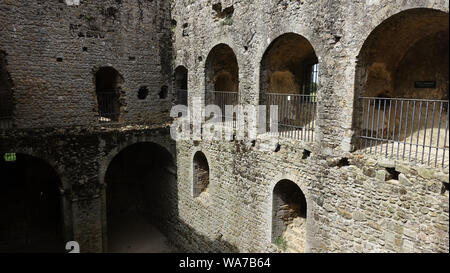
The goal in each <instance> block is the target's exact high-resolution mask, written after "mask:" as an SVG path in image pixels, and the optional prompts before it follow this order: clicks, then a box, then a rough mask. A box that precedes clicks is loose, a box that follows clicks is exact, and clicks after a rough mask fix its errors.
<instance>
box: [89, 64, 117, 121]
mask: <svg viewBox="0 0 450 273" xmlns="http://www.w3.org/2000/svg"><path fill="white" fill-rule="evenodd" d="M94 83H95V94H96V99H97V109H98V114H99V120H100V122H118V121H119V119H120V115H121V110H122V109H121V108H122V107H123V102H122V100H123V96H122V85H123V83H124V78H123V77H122V75H121V74H120V73H119V72H118V71H117V70H116V69H115V68H113V67H111V66H103V67H100V68H99V69H97V70H96V72H95V77H94Z"/></svg>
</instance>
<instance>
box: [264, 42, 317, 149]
mask: <svg viewBox="0 0 450 273" xmlns="http://www.w3.org/2000/svg"><path fill="white" fill-rule="evenodd" d="M318 76H319V64H318V58H317V56H316V53H315V51H314V48H313V46H312V45H311V43H310V42H309V41H308V40H307V39H306V38H305V37H303V36H300V35H298V34H295V33H287V34H284V35H282V36H280V37H278V38H277V39H275V40H274V41H273V42H272V43H271V44H270V46H269V47H268V48H267V50H266V52H265V53H264V56H263V58H262V60H261V68H260V94H259V96H260V104H261V105H266V106H268V107H269V106H271V105H276V106H278V119H279V120H278V122H279V128H278V130H279V132H280V133H281V134H282V135H283V136H285V137H293V138H297V139H303V140H307V141H312V140H313V139H314V127H315V120H316V112H317V110H316V109H317V90H318V84H319V77H318Z"/></svg>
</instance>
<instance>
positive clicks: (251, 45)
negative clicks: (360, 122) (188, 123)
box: [172, 0, 449, 252]
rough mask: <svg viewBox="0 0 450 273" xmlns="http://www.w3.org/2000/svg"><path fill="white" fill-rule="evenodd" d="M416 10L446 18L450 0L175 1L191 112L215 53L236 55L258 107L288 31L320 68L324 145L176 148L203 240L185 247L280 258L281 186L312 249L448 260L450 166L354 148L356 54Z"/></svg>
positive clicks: (186, 240) (191, 225) (319, 141)
mask: <svg viewBox="0 0 450 273" xmlns="http://www.w3.org/2000/svg"><path fill="white" fill-rule="evenodd" d="M219 2H220V4H221V7H222V9H224V8H229V9H231V7H232V9H233V13H232V15H228V16H225V17H223V16H219V15H220V14H218V13H217V11H216V8H217V4H218V3H219ZM214 7H216V8H214ZM413 8H431V9H436V10H441V11H444V12H446V13H448V1H403V2H398V1H394V2H392V1H359V2H355V1H332V2H330V1H271V0H266V1H245V2H243V1H232V0H223V1H217V0H215V1H174V2H173V3H172V16H173V19H174V20H175V21H176V22H177V27H176V28H175V30H174V32H175V35H174V37H175V44H174V62H175V67H176V66H179V65H183V66H185V67H186V68H187V69H188V72H189V77H188V78H189V82H188V87H189V88H188V89H189V92H190V93H189V101H190V102H191V103H192V101H193V98H194V97H202V98H203V96H204V90H205V77H206V76H205V65H206V64H205V59H206V56H208V54H209V52H210V51H211V50H212V49H213V48H214V47H215V46H216V45H218V44H222V43H223V44H226V45H228V46H229V47H231V48H232V49H233V51H234V53H235V54H236V56H237V60H238V65H239V79H240V81H239V92H240V96H239V97H240V103H241V104H253V105H257V104H258V103H259V99H260V98H259V94H260V91H259V90H260V86H261V84H262V83H261V82H260V62H261V60H262V57H263V55H264V53H265V51H266V49H267V48H268V47H269V45H270V44H271V43H272V42H273V41H274V40H275V39H276V38H277V37H279V36H281V35H282V34H285V33H290V32H293V33H296V34H299V35H301V36H303V37H305V38H306V39H307V40H308V41H309V42H310V43H311V45H312V46H313V48H314V50H315V52H316V55H317V57H318V60H319V64H320V71H319V85H320V86H319V92H318V105H319V106H318V128H317V129H316V135H317V138H316V140H315V142H313V143H304V142H302V141H292V140H288V139H283V138H280V139H277V140H276V141H278V142H279V143H280V145H281V146H280V147H281V149H280V150H279V151H278V149H273V150H272V151H271V152H265V151H263V150H262V149H260V147H263V146H265V147H266V146H267V145H269V144H268V143H265V142H267V139H271V140H272V141H273V140H274V139H273V138H272V137H271V136H259V137H258V140H257V141H256V142H255V143H252V142H250V141H247V142H246V141H243V142H238V141H233V142H226V141H220V142H207V141H203V142H192V141H191V142H189V141H184V142H179V143H177V155H178V156H177V160H178V172H179V175H178V177H179V181H178V195H179V198H178V199H179V200H178V202H179V216H180V222H183V223H185V224H186V227H188V229H187V230H196V231H197V233H199V234H201V235H202V236H198V234H196V235H195V236H194V235H193V236H190V235H189V233H186V235H185V236H181V235H180V236H179V237H178V240H177V242H178V243H179V244H180V245H181V246H182V247H184V248H185V249H187V250H189V251H200V252H205V251H225V252H228V251H240V252H258V251H269V252H271V251H279V250H277V249H276V248H275V247H274V246H273V245H272V244H271V227H272V225H271V219H272V198H273V197H272V196H273V188H274V186H275V185H276V183H277V182H279V181H281V180H284V179H289V180H291V181H294V182H295V183H297V185H298V186H299V187H300V188H301V189H302V191H303V192H304V194H305V196H306V199H307V204H308V211H307V224H306V225H307V235H306V251H307V252H448V251H449V237H448V227H449V225H448V202H449V199H448V198H449V197H448V190H446V189H448V167H447V168H444V169H440V168H431V167H425V166H420V165H416V166H415V165H409V164H406V163H404V162H401V161H396V160H394V159H391V160H386V159H384V157H383V156H379V157H375V156H371V155H366V154H362V153H360V152H358V151H357V150H356V151H355V147H356V146H355V144H356V142H355V140H356V138H355V132H354V129H355V126H354V122H355V120H354V116H353V113H354V109H355V111H356V110H357V107H356V105H355V104H354V101H355V97H357V96H358V95H357V94H356V93H357V90H358V87H357V86H356V85H355V82H357V81H356V79H357V78H358V76H360V75H357V73H356V72H357V71H356V68H357V61H358V55H359V53H360V51H361V49H362V48H363V45H364V43H365V42H366V39H367V38H368V37H369V34H371V32H372V31H373V30H374V29H375V28H376V27H377V26H378V25H380V24H381V23H382V22H383V21H385V20H386V19H388V18H389V17H391V16H393V15H395V14H397V13H399V12H401V11H405V10H409V9H413ZM368 15H370V16H368ZM447 28H448V26H447ZM305 150H307V151H308V152H306V153H305V152H304V151H305ZM197 151H202V152H203V153H205V155H206V157H207V158H208V162H209V163H210V186H209V197H208V198H207V199H195V198H192V194H191V188H192V181H193V180H192V179H193V177H192V169H193V165H192V164H193V163H192V159H193V155H194V154H195V153H196V152H197ZM309 151H311V152H312V154H311V156H310V157H308V156H306V157H305V155H308V154H309ZM304 158H306V159H304ZM180 232H181V231H180ZM211 242H213V243H211ZM222 242H226V244H223V243H222ZM223 247H225V248H223Z"/></svg>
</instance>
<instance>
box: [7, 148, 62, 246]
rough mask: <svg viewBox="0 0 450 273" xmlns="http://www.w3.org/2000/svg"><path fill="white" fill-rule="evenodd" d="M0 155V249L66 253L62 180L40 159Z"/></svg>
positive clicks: (26, 156)
mask: <svg viewBox="0 0 450 273" xmlns="http://www.w3.org/2000/svg"><path fill="white" fill-rule="evenodd" d="M8 158H9V160H8V161H6V160H5V157H4V156H3V155H2V158H0V177H1V178H0V180H1V182H2V190H1V191H0V219H2V220H1V221H0V252H3V253H5V252H7V253H64V252H65V242H64V237H63V236H64V235H63V234H64V233H63V228H64V224H63V217H62V204H61V193H60V187H61V181H60V179H59V177H58V175H57V174H56V172H55V171H54V170H53V168H52V167H50V166H49V165H48V164H47V163H46V162H44V161H43V160H41V159H38V158H35V157H32V156H28V155H24V154H16V155H15V157H12V156H9V157H8Z"/></svg>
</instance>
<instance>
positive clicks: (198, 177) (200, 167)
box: [193, 152, 209, 198]
mask: <svg viewBox="0 0 450 273" xmlns="http://www.w3.org/2000/svg"><path fill="white" fill-rule="evenodd" d="M193 179H194V181H193V182H194V183H193V184H194V198H195V197H199V196H200V195H201V194H208V192H209V164H208V159H207V158H206V156H205V154H204V153H202V152H197V153H195V155H194V162H193Z"/></svg>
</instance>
